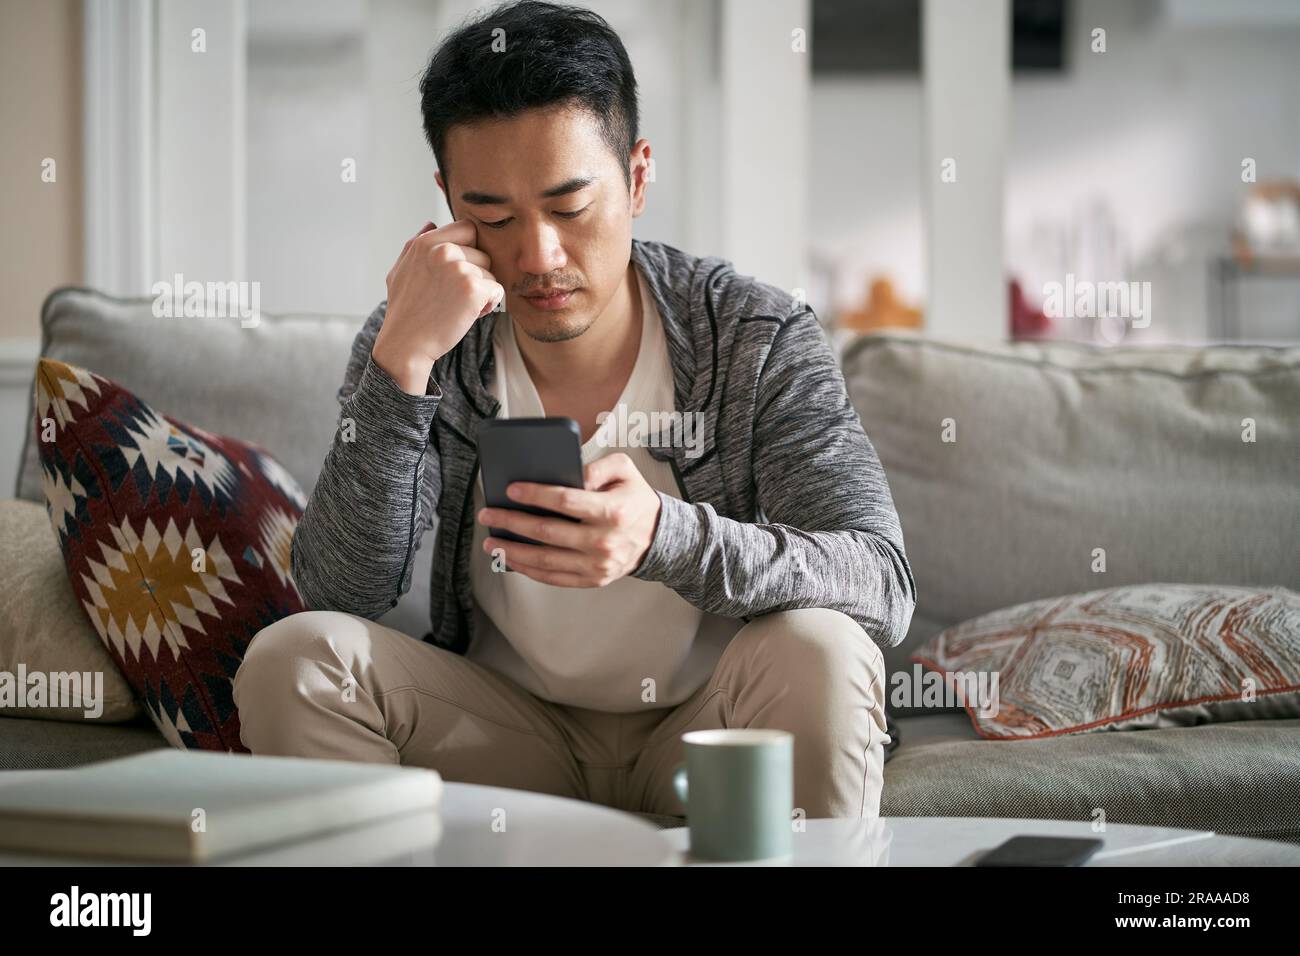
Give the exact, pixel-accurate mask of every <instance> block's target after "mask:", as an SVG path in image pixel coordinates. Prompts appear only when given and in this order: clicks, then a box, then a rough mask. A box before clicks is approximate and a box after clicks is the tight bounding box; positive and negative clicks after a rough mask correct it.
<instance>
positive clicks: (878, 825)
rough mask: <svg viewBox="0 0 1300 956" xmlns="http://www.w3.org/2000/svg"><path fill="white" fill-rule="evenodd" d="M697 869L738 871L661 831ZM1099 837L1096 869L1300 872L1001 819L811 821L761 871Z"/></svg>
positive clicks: (1157, 831)
mask: <svg viewBox="0 0 1300 956" xmlns="http://www.w3.org/2000/svg"><path fill="white" fill-rule="evenodd" d="M660 833H661V834H662V836H663V837H664V838H665V839H667V840H669V841H670V842H671V843H672V845H673V848H674V849H675V850H676V851H677V854H678V857H677V859H678V862H680V863H682V864H684V865H691V866H700V865H705V866H730V865H737V864H726V863H711V862H707V861H701V860H696V859H694V858H693V857H691V856H690V852H689V847H690V832H689V830H688V829H687V828H686V827H674V828H672V829H669V830H661V831H660ZM1022 834H1023V835H1032V836H1077V837H1099V838H1100V839H1102V840H1104V841H1105V846H1104V847H1102V849H1101V850H1099V851H1098V852H1097V853H1096V855H1094V856H1093V858H1092V859H1091V860H1089V861H1088V863H1087V864H1086V865H1088V866H1300V845H1296V844H1291V843H1280V842H1278V841H1276V840H1254V839H1249V838H1245V837H1230V836H1219V835H1216V834H1214V833H1210V832H1208V831H1203V830H1178V829H1173V828H1168V827H1142V826H1132V825H1128V824H1118V823H1112V824H1110V825H1108V826H1107V827H1106V832H1105V833H1094V832H1093V830H1092V825H1091V824H1090V823H1088V822H1084V821H1072V820H1021V819H1014V818H1001V817H887V818H882V819H877V820H857V819H848V818H844V819H833V820H830V819H825V820H808V821H806V829H805V830H804V831H803V832H801V833H798V832H797V833H795V834H794V852H793V854H792V856H790V857H786V858H784V859H779V860H766V861H760V862H757V863H753V864H740V865H757V866H791V865H793V866H970V865H971V864H972V863H973V862H974V860H975V859H976V858H977V857H978V856H979V855H980V854H981V853H983V852H984V851H986V850H991V849H993V847H995V846H997V845H998V844H999V843H1002V842H1003V841H1004V840H1007V839H1010V838H1011V837H1013V836H1020V835H1022Z"/></svg>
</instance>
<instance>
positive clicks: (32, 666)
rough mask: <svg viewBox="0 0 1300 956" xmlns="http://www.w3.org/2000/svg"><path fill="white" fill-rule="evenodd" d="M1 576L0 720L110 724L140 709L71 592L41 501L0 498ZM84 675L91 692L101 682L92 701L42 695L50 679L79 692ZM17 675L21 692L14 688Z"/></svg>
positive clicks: (49, 683) (141, 709)
mask: <svg viewBox="0 0 1300 956" xmlns="http://www.w3.org/2000/svg"><path fill="white" fill-rule="evenodd" d="M0 581H3V582H4V587H3V588H0V717H38V718H44V719H46V720H77V721H82V720H84V721H88V722H94V723H102V724H112V723H121V722H123V721H128V720H133V719H135V718H137V717H140V716H141V715H142V714H143V713H144V709H143V708H142V707H141V706H140V703H139V702H138V701H137V700H136V698H135V695H134V693H133V692H132V691H131V685H130V684H128V683H127V682H126V678H125V677H123V676H122V672H121V671H120V670H118V668H117V665H116V664H115V663H113V658H112V657H110V656H109V653H108V650H107V649H106V648H105V647H104V644H103V642H102V641H100V639H99V635H98V634H96V633H95V629H94V628H93V627H92V626H91V624H90V621H88V620H87V619H86V612H85V611H84V610H82V607H81V604H80V603H79V602H78V601H77V598H76V595H74V594H73V593H72V585H71V584H69V583H68V571H67V568H65V567H64V564H63V554H62V552H60V551H59V542H58V539H56V538H55V537H54V532H53V531H52V530H50V519H49V516H48V515H47V514H46V512H45V506H44V505H38V504H33V503H32V502H30V501H12V500H11V501H0ZM73 673H76V674H79V675H82V676H81V677H80V678H79V679H78V683H77V684H76V685H75V687H74V686H73V685H71V684H69V683H66V681H69V680H70V679H71V677H70V675H72V674H73ZM87 673H89V674H91V675H92V676H91V679H90V688H91V690H92V695H91V696H92V697H93V696H94V694H93V689H94V687H95V685H96V684H100V693H101V695H102V699H101V700H100V701H99V702H98V703H96V704H94V705H93V706H89V707H87V706H81V707H60V706H51V705H52V704H54V703H56V700H55V698H56V697H61V695H59V694H57V693H55V694H51V693H48V688H49V687H50V686H51V684H52V682H53V683H56V684H57V686H58V687H63V688H69V689H76V690H77V691H78V693H79V694H80V687H81V685H82V683H83V682H84V681H85V677H84V675H85V674H87ZM50 675H69V676H68V677H66V678H60V677H54V678H52V677H51V676H50ZM94 675H99V676H98V677H96V676H94ZM20 678H21V683H22V684H23V685H24V686H25V688H26V690H25V691H20V689H19V683H20ZM38 684H43V685H44V686H45V687H46V688H47V692H46V693H45V699H44V701H40V700H39V699H38V698H37V697H36V695H35V690H36V688H37V686H38ZM65 702H66V701H65ZM81 702H82V704H83V705H84V704H89V703H93V702H92V701H87V700H82V701H81ZM33 704H36V706H33ZM101 708H102V711H101ZM87 711H90V715H88V714H87ZM96 711H101V712H99V713H98V716H95V712H96Z"/></svg>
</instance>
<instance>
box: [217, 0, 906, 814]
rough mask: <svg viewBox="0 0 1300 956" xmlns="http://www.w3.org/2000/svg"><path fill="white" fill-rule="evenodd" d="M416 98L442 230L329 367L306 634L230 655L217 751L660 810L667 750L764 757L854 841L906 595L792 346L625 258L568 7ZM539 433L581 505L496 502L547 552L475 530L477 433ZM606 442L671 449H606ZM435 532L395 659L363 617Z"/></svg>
mask: <svg viewBox="0 0 1300 956" xmlns="http://www.w3.org/2000/svg"><path fill="white" fill-rule="evenodd" d="M497 31H500V32H497ZM498 40H499V41H501V42H494V41H498ZM502 42H503V43H504V47H502ZM420 89H421V92H422V103H421V107H422V111H423V114H424V129H425V132H426V135H427V138H428V140H429V144H430V146H431V147H432V150H433V154H434V158H435V161H436V163H437V167H438V172H437V174H436V178H437V182H438V185H439V187H440V188H441V189H442V190H443V192H444V194H445V195H446V197H447V202H448V205H449V207H450V209H451V211H452V215H453V216H454V219H455V221H453V222H451V223H448V224H446V225H444V226H441V227H436V228H435V227H434V226H433V224H432V223H428V224H426V226H425V228H424V229H422V230H421V231H420V232H419V233H418V234H417V235H416V236H414V237H412V238H411V239H410V240H409V241H408V242H407V243H406V245H405V247H404V248H403V250H402V253H401V255H400V256H399V258H398V260H397V262H396V264H395V265H394V266H393V268H392V270H391V271H390V272H389V274H388V298H387V301H386V302H385V303H383V304H381V305H380V306H379V307H378V308H377V309H376V310H375V312H374V314H372V315H371V316H370V318H369V319H368V320H367V322H366V324H365V326H364V327H363V328H362V330H361V332H360V334H359V335H358V336H357V338H356V341H355V343H354V345H353V350H352V358H351V363H350V366H349V368H348V370H347V374H346V378H345V381H344V384H343V387H342V388H341V389H340V392H339V398H340V402H341V405H342V411H341V415H340V427H339V431H338V433H337V434H336V437H335V439H334V443H333V446H332V447H331V449H330V451H329V453H328V456H327V457H326V459H325V464H324V466H323V469H322V471H321V474H320V478H319V481H318V484H317V485H316V488H315V490H314V492H313V494H312V496H311V499H310V501H309V503H308V505H307V508H306V511H305V512H304V514H303V516H302V520H301V522H300V523H299V525H298V528H297V532H296V534H295V536H294V541H293V573H294V578H295V580H296V582H297V585H298V588H299V591H300V592H301V594H302V596H303V599H304V601H305V603H306V604H307V605H308V606H309V607H311V608H314V609H316V610H313V611H308V612H304V613H302V614H297V615H293V616H291V617H288V618H285V619H284V620H281V621H279V622H278V623H276V624H273V625H272V626H270V627H268V628H266V629H265V630H263V631H262V632H260V633H259V634H258V635H257V636H256V637H255V638H254V640H253V642H252V643H251V645H250V646H249V649H248V654H247V656H246V657H245V660H244V663H243V666H242V667H241V668H240V670H239V673H238V674H237V676H236V680H235V700H236V703H237V705H238V707H239V712H240V719H241V722H242V728H243V729H242V735H243V741H244V743H245V745H246V746H248V747H249V749H250V750H252V751H253V752H254V753H263V754H296V755H301V756H312V757H332V758H342V759H352V760H373V761H389V762H393V763H403V764H412V765H418V766H426V767H432V768H434V769H436V770H438V771H439V772H440V773H441V774H442V775H443V777H444V778H445V779H448V780H453V781H470V782H476V783H485V784H495V785H500V786H507V787H515V788H520V789H527V790H537V791H544V792H549V793H555V794H561V795H565V796H569V797H575V798H580V799H586V800H592V801H597V802H600V803H603V804H607V805H610V806H614V807H618V808H621V809H625V810H629V811H634V812H648V813H656V814H675V815H681V814H683V813H684V809H683V807H682V805H681V804H680V802H679V801H678V800H677V797H676V795H675V794H674V792H673V787H672V780H671V776H672V771H673V768H674V766H675V765H676V764H677V763H678V761H679V760H680V759H681V740H680V738H681V735H682V733H683V732H685V731H688V730H697V729H706V728H722V727H761V728H777V729H783V730H787V731H790V732H791V733H793V734H794V736H795V804H796V807H798V808H800V809H802V810H803V812H804V813H805V814H806V815H807V816H809V817H826V816H874V815H876V814H877V813H878V810H879V803H880V788H881V783H882V775H883V762H884V756H883V748H884V746H885V744H887V743H888V742H889V740H890V738H889V736H888V734H887V733H886V723H885V716H884V705H885V693H884V680H885V678H884V664H883V660H882V654H881V650H880V648H881V647H883V646H891V645H894V644H897V643H898V642H900V641H901V640H902V639H903V637H904V634H905V632H906V629H907V625H908V622H909V620H910V618H911V614H912V609H913V606H914V603H915V588H914V584H913V581H912V575H911V570H910V568H909V566H908V563H907V559H906V557H905V555H904V551H903V538H902V533H901V530H900V528H899V522H898V517H897V514H896V512H895V510H894V505H893V501H892V498H891V496H890V492H889V487H888V484H887V483H886V480H885V475H884V472H883V471H882V469H881V466H880V462H879V460H878V459H877V457H876V454H875V452H874V450H873V449H872V447H871V444H870V443H869V442H868V440H867V437H866V435H865V434H864V433H863V431H862V427H861V424H860V422H859V420H858V418H857V415H856V414H855V413H854V411H853V408H852V406H851V405H850V404H849V401H848V398H847V396H846V393H845V389H844V383H843V379H842V377H841V375H840V373H839V371H838V368H837V365H836V363H835V360H834V357H833V355H832V353H831V351H830V348H829V346H828V344H827V342H826V340H825V337H824V336H823V334H822V332H821V330H820V327H819V325H818V323H817V320H816V317H815V316H814V315H813V313H812V312H811V311H810V310H808V309H806V308H802V307H799V306H798V305H797V304H796V303H795V302H794V300H793V299H792V297H791V296H790V295H788V294H787V293H785V292H784V291H782V290H779V289H776V288H773V287H772V286H769V285H766V284H764V283H761V282H758V281H757V280H755V279H753V278H750V277H748V276H742V275H739V274H737V273H736V271H735V270H734V269H733V268H732V267H731V264H730V263H729V262H726V261H725V260H722V259H719V258H697V257H695V256H691V255H687V254H686V253H684V252H681V251H680V250H677V249H674V248H672V247H671V246H667V245H665V244H662V243H656V242H644V241H639V240H633V239H632V220H633V219H634V218H635V217H637V216H639V215H640V214H641V211H642V210H643V209H644V207H645V202H646V185H647V182H648V179H649V171H650V146H649V143H648V142H647V141H646V140H645V139H638V138H637V94H636V80H635V77H634V75H633V71H632V66H631V63H630V62H629V60H628V56H627V53H626V51H625V50H624V48H623V45H622V43H621V42H620V41H619V39H618V37H617V35H616V34H615V33H614V32H613V31H612V30H610V28H609V27H608V25H607V24H606V23H605V21H604V20H603V19H601V18H600V17H598V16H596V15H595V14H593V13H591V12H590V11H586V10H581V9H578V8H573V7H560V6H553V5H551V4H546V3H536V2H524V3H518V4H513V5H506V6H502V7H499V8H497V9H495V10H493V11H491V12H489V13H488V14H487V15H485V16H483V17H482V18H480V19H478V20H476V21H474V22H471V23H469V24H468V25H466V26H464V27H462V28H461V29H460V30H459V31H457V32H456V33H454V34H453V35H452V36H451V37H450V38H448V39H447V40H446V41H445V42H444V43H443V44H442V46H441V47H440V48H439V49H438V50H437V52H436V53H435V54H434V56H433V58H432V60H431V61H430V63H429V66H428V69H427V71H426V73H425V75H424V78H423V81H422V83H421V87H420ZM498 307H502V308H503V311H501V310H499V309H498ZM607 413H612V414H607ZM543 415H545V416H567V417H569V418H572V419H574V420H575V421H576V422H577V423H578V425H579V428H580V431H581V439H582V442H583V445H582V455H583V462H584V466H585V488H584V489H563V488H558V487H553V486H552V487H548V486H538V485H530V484H519V485H516V486H514V487H513V490H514V491H515V492H516V494H515V495H514V498H515V500H516V501H518V502H519V503H520V504H521V505H539V506H543V507H546V508H549V509H552V510H555V511H559V512H562V513H564V514H567V515H569V516H571V517H573V518H576V519H578V522H577V523H574V522H570V521H566V520H563V519H558V518H549V519H547V518H539V517H535V516H533V515H530V514H527V513H525V512H523V511H518V510H514V509H485V508H484V507H483V492H482V484H481V480H480V478H479V475H478V461H477V455H476V449H475V435H476V431H477V428H478V426H479V424H480V423H482V422H483V421H484V420H485V419H488V418H492V417H496V416H502V417H536V416H543ZM629 421H656V422H659V423H661V424H662V423H664V422H671V423H672V427H666V426H664V427H661V428H659V430H658V431H657V432H656V433H655V434H653V435H649V436H648V437H646V438H645V440H642V441H638V442H629V443H627V444H626V446H619V441H620V438H621V437H623V436H627V435H629V434H631V433H632V431H633V430H632V429H629V428H627V427H626V425H627V422H629ZM620 423H622V424H621V425H620ZM435 515H436V517H437V536H436V543H435V545H434V548H435V554H434V558H433V573H432V580H431V581H430V582H429V587H430V593H431V600H432V618H433V620H432V624H433V630H432V632H431V633H430V634H429V635H427V636H426V637H425V638H424V640H423V641H421V640H417V639H414V638H413V637H411V636H408V635H405V634H402V633H399V632H397V631H394V630H391V629H388V628H385V627H382V626H380V625H378V624H376V623H374V619H375V618H377V617H379V616H381V615H382V614H383V613H384V612H386V611H388V610H389V609H390V608H392V607H393V606H394V605H395V604H396V603H397V601H398V600H399V598H400V597H401V595H402V594H403V593H404V592H405V591H406V590H407V588H408V587H410V586H411V585H412V580H411V578H412V565H413V560H414V552H415V549H416V547H417V545H418V542H419V541H420V538H421V536H422V534H423V533H424V531H425V530H426V529H427V528H428V527H430V524H431V522H432V521H433V519H434V517H435ZM488 527H493V528H503V529H506V530H509V531H513V532H516V533H517V534H520V535H524V536H526V537H529V538H532V539H534V540H536V541H538V542H540V543H539V544H536V545H529V544H522V543H516V542H513V541H506V540H498V539H496V538H494V537H492V536H490V535H489V534H488V532H487V528H488ZM419 584H420V586H423V584H424V582H419Z"/></svg>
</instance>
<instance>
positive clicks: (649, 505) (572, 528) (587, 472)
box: [478, 452, 659, 588]
mask: <svg viewBox="0 0 1300 956" xmlns="http://www.w3.org/2000/svg"><path fill="white" fill-rule="evenodd" d="M583 480H584V482H585V483H586V488H585V489H579V488H565V487H562V486H560V485H538V484H534V483H532V482H527V481H517V482H514V483H513V484H511V485H510V487H509V488H507V489H506V494H508V495H509V496H510V497H511V499H513V500H514V501H517V502H519V503H520V504H521V505H532V506H534V507H538V508H548V509H550V510H551V511H558V512H559V513H560V514H565V515H569V516H570V517H573V518H577V519H578V520H579V522H580V523H576V524H575V523H574V522H572V521H565V520H564V519H563V518H546V517H541V516H539V515H530V514H528V513H526V512H523V511H515V510H513V509H510V508H504V509H503V508H484V509H483V510H482V511H480V512H479V513H478V520H479V522H480V523H481V524H485V525H489V526H491V527H494V528H502V529H504V530H506V531H513V532H514V533H515V534H519V535H524V536H525V537H529V538H532V539H533V540H534V541H540V542H542V544H541V545H535V544H524V543H522V542H518V541H506V540H503V539H501V538H492V537H489V538H488V539H487V540H486V541H484V542H483V550H484V551H486V552H488V553H489V554H492V553H493V552H494V551H495V550H496V549H497V548H500V549H501V550H502V552H503V553H504V555H505V559H506V565H507V566H508V567H509V568H510V569H511V570H512V571H518V572H519V573H520V574H522V575H524V576H525V577H530V578H532V579H533V580H534V581H541V582H542V583H543V584H554V585H556V586H558V587H565V588H600V587H604V586H605V585H607V584H610V583H612V582H614V581H617V580H618V579H619V578H621V577H624V576H626V575H628V574H631V573H632V572H633V571H635V570H636V569H637V567H639V566H640V564H641V559H642V558H644V557H645V554H646V552H647V551H649V550H650V543H651V542H652V541H653V540H654V535H655V528H656V527H657V526H658V523H659V495H658V493H657V492H656V491H655V490H654V489H653V488H651V487H650V485H649V484H648V483H647V482H646V480H645V479H644V478H643V477H641V472H639V471H637V469H636V465H634V464H632V459H631V458H629V457H627V455H625V454H623V453H621V452H620V453H617V454H613V455H606V456H605V457H604V458H600V459H597V460H596V461H593V462H592V463H591V464H590V465H588V466H587V467H586V468H585V469H583Z"/></svg>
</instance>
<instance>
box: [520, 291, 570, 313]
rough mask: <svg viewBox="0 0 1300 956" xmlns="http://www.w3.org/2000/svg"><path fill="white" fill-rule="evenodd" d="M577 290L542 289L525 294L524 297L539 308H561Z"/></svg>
mask: <svg viewBox="0 0 1300 956" xmlns="http://www.w3.org/2000/svg"><path fill="white" fill-rule="evenodd" d="M577 291H578V290H577V289H576V288H575V289H544V290H542V291H541V292H533V293H529V294H528V295H525V296H524V298H525V299H527V300H528V301H529V302H530V303H532V304H533V306H535V307H536V308H539V309H546V310H551V309H562V308H564V307H565V306H566V305H568V304H569V300H570V299H571V298H573V296H574V294H575V293H576V292H577Z"/></svg>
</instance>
